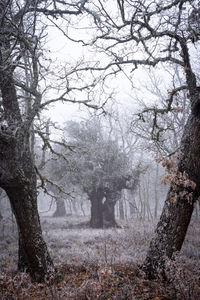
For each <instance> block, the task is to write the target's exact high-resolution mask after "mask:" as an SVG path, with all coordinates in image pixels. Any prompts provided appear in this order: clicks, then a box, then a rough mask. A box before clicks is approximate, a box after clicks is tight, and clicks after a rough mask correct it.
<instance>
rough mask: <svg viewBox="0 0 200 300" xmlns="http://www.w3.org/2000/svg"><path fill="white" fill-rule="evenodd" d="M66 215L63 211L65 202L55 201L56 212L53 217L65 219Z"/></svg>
mask: <svg viewBox="0 0 200 300" xmlns="http://www.w3.org/2000/svg"><path fill="white" fill-rule="evenodd" d="M66 215H67V213H66V209H65V200H64V199H63V198H60V199H57V200H56V210H55V212H54V214H53V217H65V216H66Z"/></svg>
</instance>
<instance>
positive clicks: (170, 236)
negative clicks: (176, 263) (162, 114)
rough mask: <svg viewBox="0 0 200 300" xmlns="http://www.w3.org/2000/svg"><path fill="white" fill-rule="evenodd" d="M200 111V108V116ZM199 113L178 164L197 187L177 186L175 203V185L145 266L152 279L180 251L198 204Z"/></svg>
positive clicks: (186, 133) (186, 132)
mask: <svg viewBox="0 0 200 300" xmlns="http://www.w3.org/2000/svg"><path fill="white" fill-rule="evenodd" d="M199 113H200V111H199V112H198V115H199ZM198 115H194V114H191V115H190V117H189V119H188V122H187V124H186V126H185V130H184V135H183V139H182V143H181V151H182V154H181V157H180V160H179V164H178V171H179V172H182V173H183V172H184V171H185V172H186V173H187V174H188V176H189V180H192V181H194V182H195V183H196V184H197V186H196V189H195V190H194V191H193V190H192V188H191V187H187V188H185V187H184V186H183V185H177V186H176V187H177V192H176V194H177V195H178V198H177V200H176V201H175V202H172V200H171V197H170V192H173V191H172V187H171V189H170V191H169V193H168V195H167V199H166V202H165V205H164V208H163V212H162V214H161V217H160V221H159V223H158V225H157V228H156V231H155V236H154V238H153V240H152V241H151V244H150V247H149V251H148V253H147V257H146V259H145V262H144V265H143V270H144V271H145V273H146V274H147V276H148V277H149V278H155V277H156V276H157V271H158V269H160V268H161V269H164V261H165V258H166V257H167V258H171V257H172V255H173V253H174V252H175V251H180V249H181V247H182V244H183V241H184V239H185V235H186V232H187V228H188V225H189V223H190V219H191V216H192V212H193V208H194V203H195V201H197V199H198V197H199V195H200V172H199V170H200V117H199V116H198ZM183 191H186V192H187V195H185V196H183V194H181V192H183ZM189 193H192V194H191V195H192V197H191V199H190V201H188V194H189Z"/></svg>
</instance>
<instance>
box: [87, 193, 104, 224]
mask: <svg viewBox="0 0 200 300" xmlns="http://www.w3.org/2000/svg"><path fill="white" fill-rule="evenodd" d="M103 197H104V195H103V191H102V190H100V189H97V191H93V193H92V194H91V195H90V201H91V219H90V226H91V227H92V228H103V204H102V201H103Z"/></svg>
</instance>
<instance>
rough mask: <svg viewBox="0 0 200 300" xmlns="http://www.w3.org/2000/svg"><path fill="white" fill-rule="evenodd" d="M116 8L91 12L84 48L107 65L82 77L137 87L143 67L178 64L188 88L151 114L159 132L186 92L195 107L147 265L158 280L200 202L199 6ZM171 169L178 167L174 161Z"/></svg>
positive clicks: (180, 2) (119, 0) (120, 1)
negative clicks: (161, 120)
mask: <svg viewBox="0 0 200 300" xmlns="http://www.w3.org/2000/svg"><path fill="white" fill-rule="evenodd" d="M110 3H111V2H110V1H104V2H102V1H97V3H96V2H95V4H94V3H91V6H90V10H89V9H88V12H89V13H90V15H91V20H94V23H93V24H94V26H95V27H96V34H94V30H95V29H94V26H93V27H92V26H91V27H92V29H91V30H92V33H93V34H92V35H91V36H92V40H89V41H84V42H83V43H84V44H87V45H90V46H91V47H93V48H95V50H96V51H98V50H100V52H101V60H99V62H98V64H97V63H96V62H95V63H93V64H92V63H88V62H86V63H85V68H84V67H83V66H82V67H81V68H80V69H79V71H78V70H77V69H76V74H77V73H78V72H80V73H82V72H83V71H84V70H85V72H92V74H93V76H96V77H98V74H99V78H101V79H102V78H103V80H104V83H105V85H106V83H107V81H108V78H109V80H111V77H112V76H117V74H119V73H122V72H123V74H125V75H126V77H129V81H131V82H132V84H133V85H135V80H136V76H137V74H140V73H138V71H140V70H141V67H142V66H143V67H145V68H146V69H147V70H148V69H149V68H151V69H152V68H154V69H157V70H159V68H162V67H163V66H165V68H162V70H163V71H164V70H166V69H168V70H169V69H170V67H171V65H172V64H174V65H176V66H177V67H178V68H180V70H182V72H183V73H184V74H185V78H184V82H183V84H181V85H180V86H179V85H176V86H174V87H173V88H172V89H170V90H169V92H168V96H167V97H166V103H167V105H166V106H165V107H153V108H149V111H151V112H152V114H153V124H152V125H153V129H156V130H157V129H158V131H159V124H158V122H157V120H158V116H159V115H162V116H165V115H166V114H168V113H169V114H170V112H171V111H173V110H174V111H175V109H176V108H177V105H176V95H177V94H178V93H179V92H180V91H183V90H187V91H188V96H187V98H188V101H190V106H191V113H190V114H189V117H188V120H187V122H186V124H185V126H184V132H183V136H182V139H181V142H180V146H179V149H180V155H179V157H176V159H175V160H176V163H177V168H176V169H175V168H174V171H175V174H174V179H173V177H171V180H172V182H171V187H170V191H169V193H168V196H167V199H166V202H165V205H164V208H163V212H162V214H161V218H160V222H159V223H158V225H157V228H156V231H155V236H154V238H153V239H152V241H151V244H150V248H149V251H148V254H147V257H146V260H145V262H144V270H145V272H146V274H147V276H149V277H150V278H152V277H155V276H156V274H157V270H158V268H162V269H164V264H165V263H164V262H165V257H168V258H171V257H172V256H173V253H174V252H175V251H180V249H181V247H182V244H183V241H184V238H185V235H186V232H187V228H188V225H189V223H190V219H191V215H192V212H193V208H194V204H195V202H196V201H197V199H198V198H199V196H200V184H199V183H200V173H199V167H200V165H199V163H200V157H199V153H200V151H199V145H200V104H199V103H200V102H199V97H200V96H199V95H200V93H199V87H198V86H199V84H198V80H199V77H198V73H199V68H198V66H199V62H198V61H195V54H197V53H198V51H199V40H200V17H199V1H197V0H193V1H190V0H174V1H160V0H155V1H141V0H138V1H124V0H116V1H114V0H113V1H112V5H110ZM93 50H94V49H93ZM102 57H104V59H102ZM85 76H86V75H85ZM174 76H176V73H174ZM177 113H178V111H177ZM142 119H143V118H142V114H141V121H142ZM170 164H171V165H173V160H172V161H171V162H170Z"/></svg>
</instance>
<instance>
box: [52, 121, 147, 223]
mask: <svg viewBox="0 0 200 300" xmlns="http://www.w3.org/2000/svg"><path fill="white" fill-rule="evenodd" d="M65 131H66V133H65V134H66V136H68V143H69V145H70V147H72V148H71V149H72V150H71V151H70V150H69V151H67V152H65V153H63V154H64V155H65V157H66V159H67V161H68V163H67V164H66V162H65V161H64V159H61V162H60V163H58V162H57V161H56V160H53V161H52V165H51V173H52V175H53V174H54V173H55V172H56V176H55V177H56V178H58V175H59V173H60V176H59V178H60V179H61V182H62V185H67V184H68V186H69V184H73V185H74V186H76V185H77V186H80V187H81V189H82V191H83V192H84V193H85V194H87V196H88V199H89V200H90V202H91V220H90V226H91V227H93V228H103V227H112V226H116V225H117V224H116V221H115V214H114V209H115V204H116V202H117V200H119V199H120V197H121V191H122V190H123V189H132V190H134V188H135V187H136V185H137V183H138V180H139V174H140V171H141V170H140V168H139V166H138V169H136V168H135V169H134V168H133V167H132V162H131V158H130V157H128V155H126V154H125V153H124V152H123V151H122V149H121V147H120V143H119V140H116V139H113V138H112V137H110V136H109V135H108V132H107V131H106V130H105V129H103V126H102V124H101V123H100V121H99V119H93V120H89V121H85V122H81V123H78V122H73V121H71V122H68V124H67V127H66V129H65ZM61 165H62V166H61ZM57 166H59V167H57Z"/></svg>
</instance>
